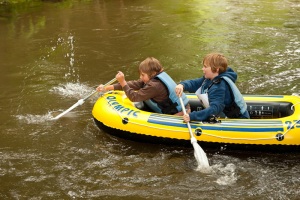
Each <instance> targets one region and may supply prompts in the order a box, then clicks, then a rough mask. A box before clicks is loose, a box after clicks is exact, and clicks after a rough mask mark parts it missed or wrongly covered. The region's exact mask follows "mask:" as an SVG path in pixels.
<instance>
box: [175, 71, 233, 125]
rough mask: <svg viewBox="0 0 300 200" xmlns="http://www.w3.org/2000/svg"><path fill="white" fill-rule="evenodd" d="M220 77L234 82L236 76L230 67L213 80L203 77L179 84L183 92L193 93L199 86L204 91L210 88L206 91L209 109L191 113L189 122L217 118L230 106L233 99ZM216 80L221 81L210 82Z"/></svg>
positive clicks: (228, 87)
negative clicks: (211, 117)
mask: <svg viewBox="0 0 300 200" xmlns="http://www.w3.org/2000/svg"><path fill="white" fill-rule="evenodd" d="M221 77H228V78H229V79H230V80H232V81H233V82H235V81H236V79H237V74H236V73H235V72H234V71H233V70H232V69H231V68H230V67H228V68H227V70H226V71H225V72H223V73H221V74H219V75H218V76H216V77H215V78H214V79H213V80H209V79H206V78H205V77H204V76H203V77H202V78H197V79H193V80H186V81H182V82H180V84H182V85H183V87H184V90H185V91H188V92H193V93H194V92H196V91H197V90H198V89H199V88H200V87H201V86H202V88H203V90H204V91H205V90H207V89H208V87H209V86H211V87H210V88H209V90H208V99H209V107H208V108H205V109H203V110H201V111H193V112H191V113H190V114H189V115H190V120H191V121H192V120H196V121H205V120H208V119H209V117H210V116H213V115H214V116H218V115H220V114H221V113H222V112H223V110H224V108H225V106H226V107H227V106H230V105H231V104H232V102H233V101H234V99H233V98H234V97H232V95H231V92H230V86H229V85H228V84H227V83H226V81H225V80H223V79H222V78H221ZM218 79H220V80H221V81H217V83H215V84H212V81H214V80H218Z"/></svg>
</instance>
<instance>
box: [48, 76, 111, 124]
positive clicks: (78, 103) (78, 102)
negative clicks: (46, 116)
mask: <svg viewBox="0 0 300 200" xmlns="http://www.w3.org/2000/svg"><path fill="white" fill-rule="evenodd" d="M116 80H117V79H116V78H113V79H112V80H110V81H109V82H107V83H106V84H105V85H104V87H105V86H107V85H110V84H112V83H113V82H115V81H116ZM96 93H98V91H97V90H96V91H94V92H92V93H91V94H89V95H88V96H86V97H85V98H83V99H80V100H78V101H77V102H76V103H75V104H74V105H72V106H71V107H70V108H68V109H67V110H65V111H64V112H62V113H61V114H59V115H57V116H56V117H54V118H53V119H59V118H60V117H62V116H64V115H65V114H67V113H68V112H70V111H71V110H73V109H74V108H76V107H77V106H79V105H82V104H83V103H84V102H85V101H86V100H87V99H88V98H90V97H91V96H93V95H95V94H96Z"/></svg>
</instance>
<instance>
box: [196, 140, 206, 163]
mask: <svg viewBox="0 0 300 200" xmlns="http://www.w3.org/2000/svg"><path fill="white" fill-rule="evenodd" d="M193 147H194V156H195V158H196V160H197V163H198V166H201V167H209V163H208V158H207V156H206V153H205V152H204V151H203V149H202V148H201V147H200V146H199V144H198V143H197V142H194V143H193Z"/></svg>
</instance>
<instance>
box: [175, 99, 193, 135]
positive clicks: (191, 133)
mask: <svg viewBox="0 0 300 200" xmlns="http://www.w3.org/2000/svg"><path fill="white" fill-rule="evenodd" d="M179 101H180V104H181V107H182V112H183V114H184V115H185V114H186V110H185V106H184V103H183V101H182V98H181V97H179ZM187 127H188V129H189V133H190V136H191V139H192V138H195V137H194V134H193V132H192V128H191V125H190V122H187Z"/></svg>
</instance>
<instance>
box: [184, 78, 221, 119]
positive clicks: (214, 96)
mask: <svg viewBox="0 0 300 200" xmlns="http://www.w3.org/2000/svg"><path fill="white" fill-rule="evenodd" d="M225 84H226V83H225V82H224V81H221V82H220V83H219V84H214V85H213V86H212V87H211V88H210V90H209V91H208V100H209V107H208V108H205V109H204V110H201V111H193V112H191V113H190V120H191V121H193V120H194V121H203V120H207V119H208V118H209V117H210V116H212V115H215V116H216V115H218V114H220V113H221V112H222V111H223V109H224V108H225V103H224V101H225V92H226V91H225V90H226V86H225Z"/></svg>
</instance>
